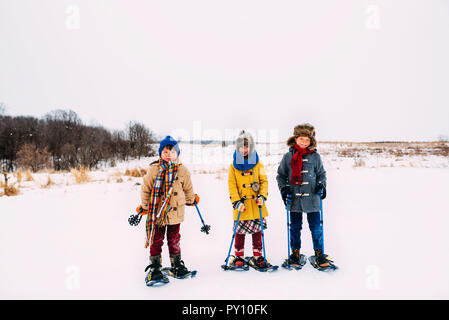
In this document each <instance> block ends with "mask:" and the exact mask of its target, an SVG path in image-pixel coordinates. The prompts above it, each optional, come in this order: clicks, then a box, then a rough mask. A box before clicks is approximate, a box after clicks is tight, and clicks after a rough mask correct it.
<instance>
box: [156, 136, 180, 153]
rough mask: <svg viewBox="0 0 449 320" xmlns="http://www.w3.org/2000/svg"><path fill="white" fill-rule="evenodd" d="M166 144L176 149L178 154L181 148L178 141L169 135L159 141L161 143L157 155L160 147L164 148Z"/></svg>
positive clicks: (160, 149)
mask: <svg viewBox="0 0 449 320" xmlns="http://www.w3.org/2000/svg"><path fill="white" fill-rule="evenodd" d="M166 146H173V147H174V148H175V150H176V152H177V153H178V156H179V154H180V153H181V150H179V145H178V141H176V140H175V139H173V138H172V137H170V136H166V137H165V138H164V140H162V141H161V144H160V145H159V156H161V153H162V149H164V148H165V147H166Z"/></svg>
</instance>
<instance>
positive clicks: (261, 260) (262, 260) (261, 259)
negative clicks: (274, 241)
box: [253, 256, 268, 269]
mask: <svg viewBox="0 0 449 320" xmlns="http://www.w3.org/2000/svg"><path fill="white" fill-rule="evenodd" d="M253 259H254V264H255V265H256V266H257V267H258V268H261V269H264V268H266V267H268V265H267V262H266V261H265V258H264V257H263V256H258V257H257V256H254V257H253Z"/></svg>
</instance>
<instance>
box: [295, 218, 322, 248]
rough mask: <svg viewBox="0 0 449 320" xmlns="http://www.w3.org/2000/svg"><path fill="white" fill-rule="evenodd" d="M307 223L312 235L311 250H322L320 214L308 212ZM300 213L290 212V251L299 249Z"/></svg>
mask: <svg viewBox="0 0 449 320" xmlns="http://www.w3.org/2000/svg"><path fill="white" fill-rule="evenodd" d="M306 214H307V222H308V223H309V229H310V232H311V233H312V241H313V249H314V250H323V240H322V239H323V233H322V229H321V221H320V212H319V211H318V212H308V213H306ZM301 229H302V212H290V245H291V248H292V249H300V248H301Z"/></svg>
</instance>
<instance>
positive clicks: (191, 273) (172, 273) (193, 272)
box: [162, 268, 198, 279]
mask: <svg viewBox="0 0 449 320" xmlns="http://www.w3.org/2000/svg"><path fill="white" fill-rule="evenodd" d="M162 273H163V274H165V275H167V276H170V277H173V278H176V279H185V278H189V277H190V278H193V277H194V276H196V274H197V273H198V271H196V270H191V271H187V273H183V274H182V275H179V274H177V273H176V271H174V270H173V268H163V269H162Z"/></svg>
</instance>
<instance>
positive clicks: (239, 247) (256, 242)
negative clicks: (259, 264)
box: [234, 231, 263, 257]
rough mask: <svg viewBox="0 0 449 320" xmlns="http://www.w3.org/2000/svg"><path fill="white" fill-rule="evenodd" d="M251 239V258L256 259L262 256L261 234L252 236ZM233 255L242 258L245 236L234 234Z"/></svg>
mask: <svg viewBox="0 0 449 320" xmlns="http://www.w3.org/2000/svg"><path fill="white" fill-rule="evenodd" d="M252 238H253V256H255V257H258V256H261V255H262V249H263V248H262V232H261V231H259V232H257V233H253V234H252ZM234 248H235V255H236V256H239V257H243V255H244V251H245V235H244V234H238V233H236V234H235V245H234Z"/></svg>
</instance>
